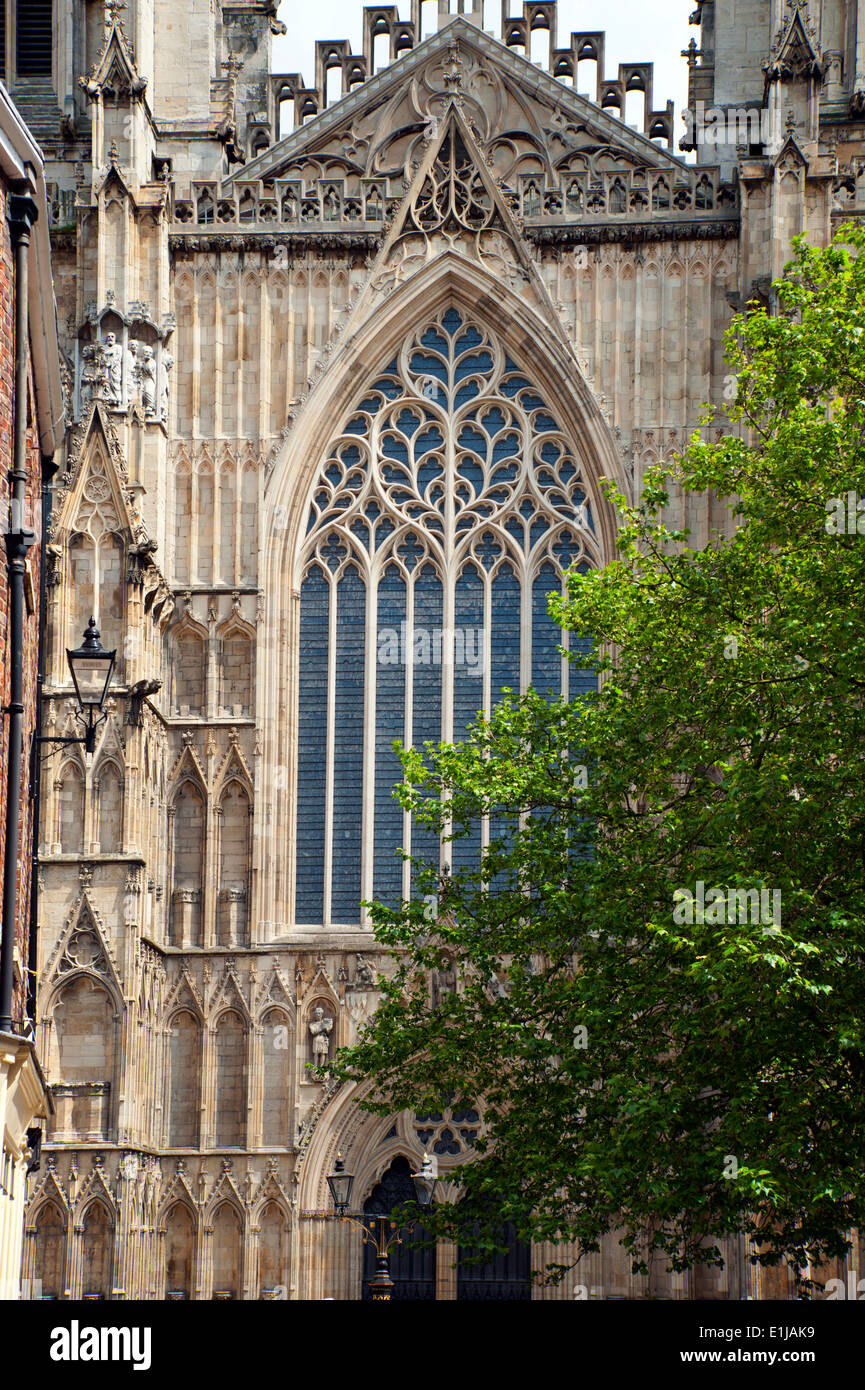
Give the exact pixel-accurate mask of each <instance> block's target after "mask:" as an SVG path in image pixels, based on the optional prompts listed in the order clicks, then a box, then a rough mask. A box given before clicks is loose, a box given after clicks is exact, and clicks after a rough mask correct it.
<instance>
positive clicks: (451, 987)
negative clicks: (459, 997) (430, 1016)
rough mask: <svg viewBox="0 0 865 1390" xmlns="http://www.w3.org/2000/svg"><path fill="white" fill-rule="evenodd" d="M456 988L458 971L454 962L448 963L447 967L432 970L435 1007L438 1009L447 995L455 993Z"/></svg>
mask: <svg viewBox="0 0 865 1390" xmlns="http://www.w3.org/2000/svg"><path fill="white" fill-rule="evenodd" d="M456 988H457V973H456V971H455V970H454V968H453V965H452V964H448V967H447V969H444V970H434V971H433V972H432V998H433V1008H434V1009H437V1008H438V1006H439V1004H440V1003H441V1002H442V1000H443V999H444V998H445V996H446V995H448V994H455V993H456Z"/></svg>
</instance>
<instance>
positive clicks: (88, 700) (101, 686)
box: [39, 618, 117, 753]
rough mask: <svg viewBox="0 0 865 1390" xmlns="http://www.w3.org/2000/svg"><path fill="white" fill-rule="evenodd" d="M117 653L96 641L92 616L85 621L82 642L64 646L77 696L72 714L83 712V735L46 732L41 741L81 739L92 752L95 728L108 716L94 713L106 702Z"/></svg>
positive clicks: (97, 639) (62, 741)
mask: <svg viewBox="0 0 865 1390" xmlns="http://www.w3.org/2000/svg"><path fill="white" fill-rule="evenodd" d="M116 656H117V652H116V650H115V651H113V652H107V651H106V650H105V648H104V647H103V646H102V643H101V642H100V641H99V629H98V628H97V626H96V619H95V618H91V619H90V622H89V623H88V624H87V631H86V632H85V633H84V640H83V641H82V643H81V646H80V647H76V648H75V650H74V651H70V650H69V649H68V647H67V649H66V660H67V661H68V663H69V670H70V672H71V675H72V683H73V685H74V686H75V694H76V696H77V698H78V709H79V713H78V714H76V716H75V717H76V719H78V720H80V721H82V722H83V720H84V718H85V716H86V720H87V722H86V724H85V727H84V736H83V738H76V737H75V736H74V735H71V734H68V735H63V736H61V737H56V738H55V737H51V736H48V737H45V738H40V739H39V742H40V743H83V744H84V751H85V753H93V752H95V750H96V730H97V729H98V728H99V725H100V724H101V723H102V722H103V720H104V719H106V718H107V716H106V715H105V714H102V715H101V717H100V718H99V719H94V715H95V714H96V713H97V711H99V710H101V709H102V706H103V705H104V704H105V697H106V695H107V694H108V686H109V683H110V681H111V675H112V672H113V671H114V659H115V657H116Z"/></svg>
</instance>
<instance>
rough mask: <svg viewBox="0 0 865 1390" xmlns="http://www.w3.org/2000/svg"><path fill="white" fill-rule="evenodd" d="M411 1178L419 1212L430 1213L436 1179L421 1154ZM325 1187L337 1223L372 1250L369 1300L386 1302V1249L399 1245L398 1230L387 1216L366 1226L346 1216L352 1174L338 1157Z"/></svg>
mask: <svg viewBox="0 0 865 1390" xmlns="http://www.w3.org/2000/svg"><path fill="white" fill-rule="evenodd" d="M411 1177H412V1182H413V1183H414V1190H415V1197H416V1198H417V1204H418V1206H419V1207H420V1209H421V1211H422V1212H426V1211H430V1210H431V1208H432V1205H433V1196H434V1194H435V1185H436V1181H437V1179H436V1175H435V1173H434V1172H433V1166H432V1160H431V1159H430V1156H429V1154H424V1156H423V1163H422V1165H421V1168H420V1172H418V1173H412V1175H411ZM327 1185H328V1187H329V1188H330V1195H331V1197H332V1198H333V1205H334V1208H335V1210H336V1214H337V1217H338V1218H339V1220H340V1221H348V1222H350V1224H351V1225H352V1226H357V1227H358V1228H359V1229H360V1231H361V1232H362V1233H363V1238H364V1240H365V1241H369V1243H370V1244H371V1245H373V1246H374V1247H375V1256H376V1258H375V1274H374V1275H373V1277H372V1279H371V1280H370V1294H371V1297H372V1299H373V1300H374V1301H376V1302H379V1301H381V1300H383V1299H389V1298H390V1296H391V1293H392V1291H393V1280H392V1279H391V1277H390V1248H391V1246H392V1245H399V1244H400V1242H401V1240H402V1237H401V1235H400V1234H399V1231H400V1227H399V1226H398V1225H397V1223H396V1222H395V1221H391V1220H390V1218H389V1217H387V1216H378V1215H376V1216H373V1217H372V1218H371V1221H370V1225H369V1226H367V1225H366V1224H365V1222H362V1221H357V1220H355V1218H354V1217H353V1216H348V1215H347V1214H346V1213H347V1210H348V1206H349V1203H350V1201H351V1191H352V1187H353V1186H354V1174H353V1173H347V1172H346V1169H345V1164H344V1163H343V1161H342V1154H337V1156H336V1162H335V1164H334V1169H333V1172H332V1173H328V1175H327ZM414 1224H415V1222H414V1221H411V1222H409V1228H411V1227H412V1226H414Z"/></svg>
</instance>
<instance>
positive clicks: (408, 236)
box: [341, 98, 561, 339]
mask: <svg viewBox="0 0 865 1390" xmlns="http://www.w3.org/2000/svg"><path fill="white" fill-rule="evenodd" d="M512 201H514V200H513V198H512V197H511V195H509V194H507V193H505V191H504V190H503V189H502V187H501V186H500V184H499V183H498V182H497V181H496V180H495V179H494V178H493V175H492V171H491V170H490V168H489V167H488V165H487V162H486V160H485V158H484V155H483V152H482V150H481V149H480V146H479V145H478V143H477V139H476V135H475V132H474V131H473V130H472V129H470V128H469V125H468V123H467V121H466V120H465V117H464V114H463V109H462V108H461V107H460V106H459V105H458V103H457V102H456V100H455V99H454V98H450V99H449V103H448V106H447V107H446V109H445V113H444V116H443V119H442V120H441V121H440V122H437V125H436V128H435V133H434V135H433V136H432V138H430V139H429V140H427V142H426V146H425V149H424V153H423V157H422V159H421V161H420V164H419V165H418V166H417V168H416V170H415V174H414V177H413V179H412V182H411V185H410V187H409V189H408V192H407V194H406V196H405V197H404V199H403V200H402V202H401V204H400V206H399V208H398V209H397V211H396V214H395V216H394V218H393V222H392V224H391V226H390V229H389V230H388V232H387V235H386V236H385V239H384V241H383V243H382V245H381V248H380V250H379V252H378V255H377V256H376V259H375V262H374V263H373V266H372V269H371V271H370V274H369V276H368V279H367V282H366V284H365V286H364V288H363V290H362V291H361V293H360V295H359V296H358V297H357V299H356V300H355V302H354V304H353V306H352V309H351V312H350V313H349V315H348V317H347V319H346V322H345V325H344V327H343V329H342V334H341V336H342V338H343V339H346V338H349V337H350V336H351V335H352V334H353V333H354V332H355V331H356V330H357V329H358V328H359V327H360V325H361V324H362V323H363V322H364V321H365V320H366V319H367V318H368V317H369V316H370V314H371V313H372V312H373V311H374V309H375V306H376V304H377V302H379V301H380V300H381V298H382V297H383V296H384V297H387V296H388V295H390V294H392V293H393V291H394V290H395V289H396V288H397V286H399V285H402V284H404V283H405V281H406V280H408V279H410V278H411V277H412V276H413V275H416V274H418V273H419V272H420V271H422V270H423V269H424V268H425V267H427V266H429V265H430V264H431V263H432V262H433V261H436V262H438V263H440V264H442V265H444V264H445V260H446V258H447V257H448V255H449V254H455V255H458V256H460V257H461V258H463V259H464V260H467V261H469V262H470V263H474V264H475V265H477V266H478V267H480V268H482V269H483V270H484V271H486V272H487V273H488V274H492V275H493V276H494V277H495V278H496V279H497V280H499V281H500V282H502V283H509V284H518V285H519V291H520V294H521V295H522V297H523V298H524V299H525V300H526V301H528V302H530V303H531V304H532V306H533V308H534V309H535V310H536V311H537V312H538V313H539V314H540V315H541V317H542V318H543V319H544V320H545V321H546V323H547V325H548V327H550V328H551V329H552V330H553V332H555V333H556V334H560V333H561V324H560V323H559V320H558V316H557V313H556V310H555V307H554V305H553V303H552V301H551V299H550V296H549V292H548V290H547V288H546V286H545V284H544V282H543V279H542V277H541V275H540V273H539V271H538V268H537V265H536V264H535V261H534V259H533V257H532V255H531V253H530V251H529V248H528V247H527V245H526V243H525V240H524V238H523V236H522V234H521V231H520V228H519V226H518V224H517V221H516V219H515V216H514V213H513V211H512V208H511V207H510V206H509V203H510V202H512Z"/></svg>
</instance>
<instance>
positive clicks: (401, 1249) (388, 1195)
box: [362, 1156, 436, 1301]
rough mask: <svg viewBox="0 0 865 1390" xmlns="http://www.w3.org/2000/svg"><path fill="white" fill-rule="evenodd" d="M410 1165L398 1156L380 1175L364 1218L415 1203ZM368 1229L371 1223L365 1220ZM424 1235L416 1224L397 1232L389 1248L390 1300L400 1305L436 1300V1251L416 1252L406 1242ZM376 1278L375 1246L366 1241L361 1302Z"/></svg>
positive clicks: (366, 1207)
mask: <svg viewBox="0 0 865 1390" xmlns="http://www.w3.org/2000/svg"><path fill="white" fill-rule="evenodd" d="M411 1172H412V1170H411V1164H410V1163H409V1161H408V1159H407V1158H403V1157H402V1156H399V1157H397V1158H395V1159H394V1160H393V1162H392V1163H391V1165H390V1167H389V1168H387V1169H386V1170H385V1172H384V1173H382V1175H381V1178H380V1180H379V1181H378V1182H377V1183H376V1185H375V1187H374V1188H373V1189H372V1192H371V1193H370V1194H369V1196H368V1197H367V1199H366V1201H365V1202H364V1204H363V1214H364V1218H365V1219H367V1218H370V1217H372V1218H375V1217H376V1216H386V1215H388V1214H389V1213H390V1212H391V1211H393V1210H394V1208H396V1207H399V1206H402V1205H403V1204H404V1203H405V1202H413V1201H414V1200H415V1190H414V1184H413V1183H412V1179H411ZM366 1224H367V1225H369V1224H370V1222H369V1221H368V1220H367V1222H366ZM425 1234H426V1231H425V1229H424V1227H423V1226H422V1225H421V1224H420V1223H417V1224H416V1225H415V1226H413V1227H406V1228H405V1229H404V1230H402V1231H401V1232H400V1242H399V1244H397V1243H394V1244H393V1245H392V1246H391V1248H390V1277H391V1279H392V1280H393V1292H392V1294H391V1298H392V1299H399V1300H401V1301H407V1300H413V1301H419V1300H424V1299H434V1298H435V1296H436V1251H435V1247H433V1248H432V1249H427V1250H424V1249H419V1248H418V1247H417V1246H415V1245H413V1244H409V1243H408V1242H409V1241H415V1240H421V1239H423V1237H424V1235H425ZM374 1274H375V1246H374V1245H373V1244H372V1242H371V1241H365V1242H364V1247H363V1294H362V1296H363V1298H364V1299H368V1298H370V1296H371V1295H370V1280H371V1279H372V1277H373V1275H374Z"/></svg>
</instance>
